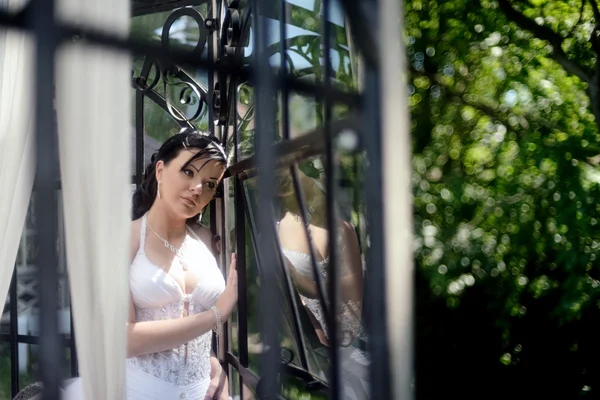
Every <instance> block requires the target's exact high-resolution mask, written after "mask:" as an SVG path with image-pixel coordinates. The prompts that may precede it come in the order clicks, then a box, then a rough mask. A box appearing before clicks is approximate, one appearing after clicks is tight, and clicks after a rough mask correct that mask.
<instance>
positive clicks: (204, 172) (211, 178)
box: [156, 149, 225, 219]
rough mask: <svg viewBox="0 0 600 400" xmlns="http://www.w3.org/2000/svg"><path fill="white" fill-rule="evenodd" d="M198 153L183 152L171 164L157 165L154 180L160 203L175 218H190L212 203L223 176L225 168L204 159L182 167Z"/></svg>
mask: <svg viewBox="0 0 600 400" xmlns="http://www.w3.org/2000/svg"><path fill="white" fill-rule="evenodd" d="M197 152H198V150H194V149H191V150H182V151H181V152H180V153H179V155H178V156H177V157H175V158H174V159H173V160H171V162H169V163H168V164H165V163H164V162H163V161H158V162H157V163H156V179H157V181H158V182H161V183H160V185H159V190H160V196H161V201H163V202H165V203H166V204H167V205H168V206H169V208H171V210H172V211H173V212H174V213H175V214H176V215H178V216H181V217H183V218H186V219H187V218H191V217H193V216H195V215H197V214H198V213H200V212H202V210H203V209H204V207H206V205H207V204H208V203H209V202H210V201H211V200H212V198H213V196H214V195H215V191H216V189H217V186H218V184H219V181H220V180H221V178H222V177H223V174H224V173H225V165H223V164H222V163H219V162H217V161H212V160H211V161H209V160H208V159H206V158H203V157H201V158H198V159H196V160H194V161H192V162H191V163H189V164H188V165H187V166H186V167H185V168H184V169H183V170H182V169H181V167H182V166H183V165H185V163H186V162H187V161H188V160H189V159H190V158H191V157H193V156H194V155H195V154H196V153H197Z"/></svg>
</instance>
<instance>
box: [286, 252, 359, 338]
mask: <svg viewBox="0 0 600 400" xmlns="http://www.w3.org/2000/svg"><path fill="white" fill-rule="evenodd" d="M282 252H283V255H284V256H285V257H286V258H287V259H288V260H289V261H290V263H291V264H292V265H293V267H294V268H295V269H296V271H298V273H300V274H301V275H303V276H306V277H308V278H309V279H311V280H313V281H315V280H316V279H315V278H314V273H313V267H312V265H311V258H310V255H308V254H306V253H302V252H299V251H294V250H289V249H282ZM328 262H329V260H328V259H325V260H322V261H320V262H319V263H318V265H317V266H318V268H319V272H320V274H321V277H322V278H323V281H324V282H327V266H328ZM349 273H351V271H350V270H349V268H348V265H347V264H346V263H343V262H342V263H340V275H341V276H344V275H345V274H349ZM325 295H327V294H326V293H325ZM300 298H301V299H302V302H303V303H304V304H305V305H306V307H307V308H308V309H309V310H310V311H311V312H312V313H313V315H314V316H315V318H316V319H317V321H319V324H320V325H321V328H322V329H323V332H324V333H325V336H326V337H327V338H329V332H328V330H327V319H326V316H325V314H324V312H323V308H322V307H321V301H320V300H319V299H310V298H308V297H305V296H303V295H300ZM338 311H339V313H338V322H339V324H340V330H341V334H342V336H341V339H342V340H341V345H342V346H349V345H350V344H351V342H352V340H353V339H354V337H356V336H358V335H359V334H360V333H361V332H362V325H361V321H360V314H361V310H360V303H359V302H357V301H354V300H347V301H342V302H341V304H340V305H339V307H338Z"/></svg>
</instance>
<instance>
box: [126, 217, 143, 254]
mask: <svg viewBox="0 0 600 400" xmlns="http://www.w3.org/2000/svg"><path fill="white" fill-rule="evenodd" d="M141 229H142V219H141V218H138V219H136V220H135V221H131V229H130V230H129V232H130V233H129V255H130V257H129V259H130V261H131V262H133V259H134V258H135V255H136V253H137V251H138V249H139V248H140V230H141Z"/></svg>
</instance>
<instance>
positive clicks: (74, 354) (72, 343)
mask: <svg viewBox="0 0 600 400" xmlns="http://www.w3.org/2000/svg"><path fill="white" fill-rule="evenodd" d="M69 318H70V323H71V335H70V337H69V348H70V349H71V376H78V375H79V364H78V362H77V344H76V342H75V324H74V323H73V308H72V307H70V306H69Z"/></svg>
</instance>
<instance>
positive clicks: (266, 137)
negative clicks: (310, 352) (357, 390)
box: [250, 0, 281, 399]
mask: <svg viewBox="0 0 600 400" xmlns="http://www.w3.org/2000/svg"><path fill="white" fill-rule="evenodd" d="M250 3H251V5H252V27H253V31H254V32H253V33H254V35H253V36H254V43H253V49H252V58H253V61H254V63H253V64H254V71H256V76H255V77H254V78H255V87H254V94H255V104H256V114H255V124H256V125H255V127H256V129H255V131H254V132H255V134H254V140H255V149H256V156H257V159H258V160H260V164H259V171H260V173H259V175H258V193H259V203H260V204H262V207H261V208H260V210H259V213H258V215H259V218H258V220H259V221H258V226H259V230H258V232H260V234H261V236H263V238H264V242H262V240H261V242H262V243H261V244H262V245H261V246H260V248H259V249H258V250H259V252H260V253H261V255H262V256H261V257H260V258H261V259H262V261H263V264H264V266H265V268H263V269H262V271H261V278H262V282H261V296H260V305H261V313H260V322H261V333H262V335H261V337H262V338H263V340H264V342H265V345H266V348H267V349H268V350H267V351H265V352H263V354H262V355H261V367H262V368H261V371H263V376H262V377H261V388H262V389H264V390H262V391H263V393H261V394H263V396H264V398H266V399H275V398H277V396H278V394H279V384H278V375H279V360H280V354H279V352H280V349H279V345H280V343H279V325H280V318H281V308H280V302H279V299H278V298H277V288H278V283H277V276H276V271H275V268H273V266H275V265H278V264H277V258H276V251H277V249H276V246H275V243H276V242H275V229H274V228H275V227H274V218H273V215H272V211H273V207H272V204H273V198H274V197H275V192H274V186H275V185H274V183H275V175H274V170H275V155H274V154H273V149H272V143H273V140H274V136H275V135H274V132H273V127H274V124H275V123H276V120H275V106H274V104H273V100H272V99H273V96H274V94H275V91H274V85H273V82H272V81H271V77H270V75H271V66H270V65H269V58H268V56H267V53H266V49H267V42H268V38H269V28H268V25H267V18H266V12H265V11H266V10H264V8H265V7H266V6H267V4H265V3H264V2H262V1H259V0H252V1H251V2H250ZM263 243H264V244H263Z"/></svg>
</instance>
